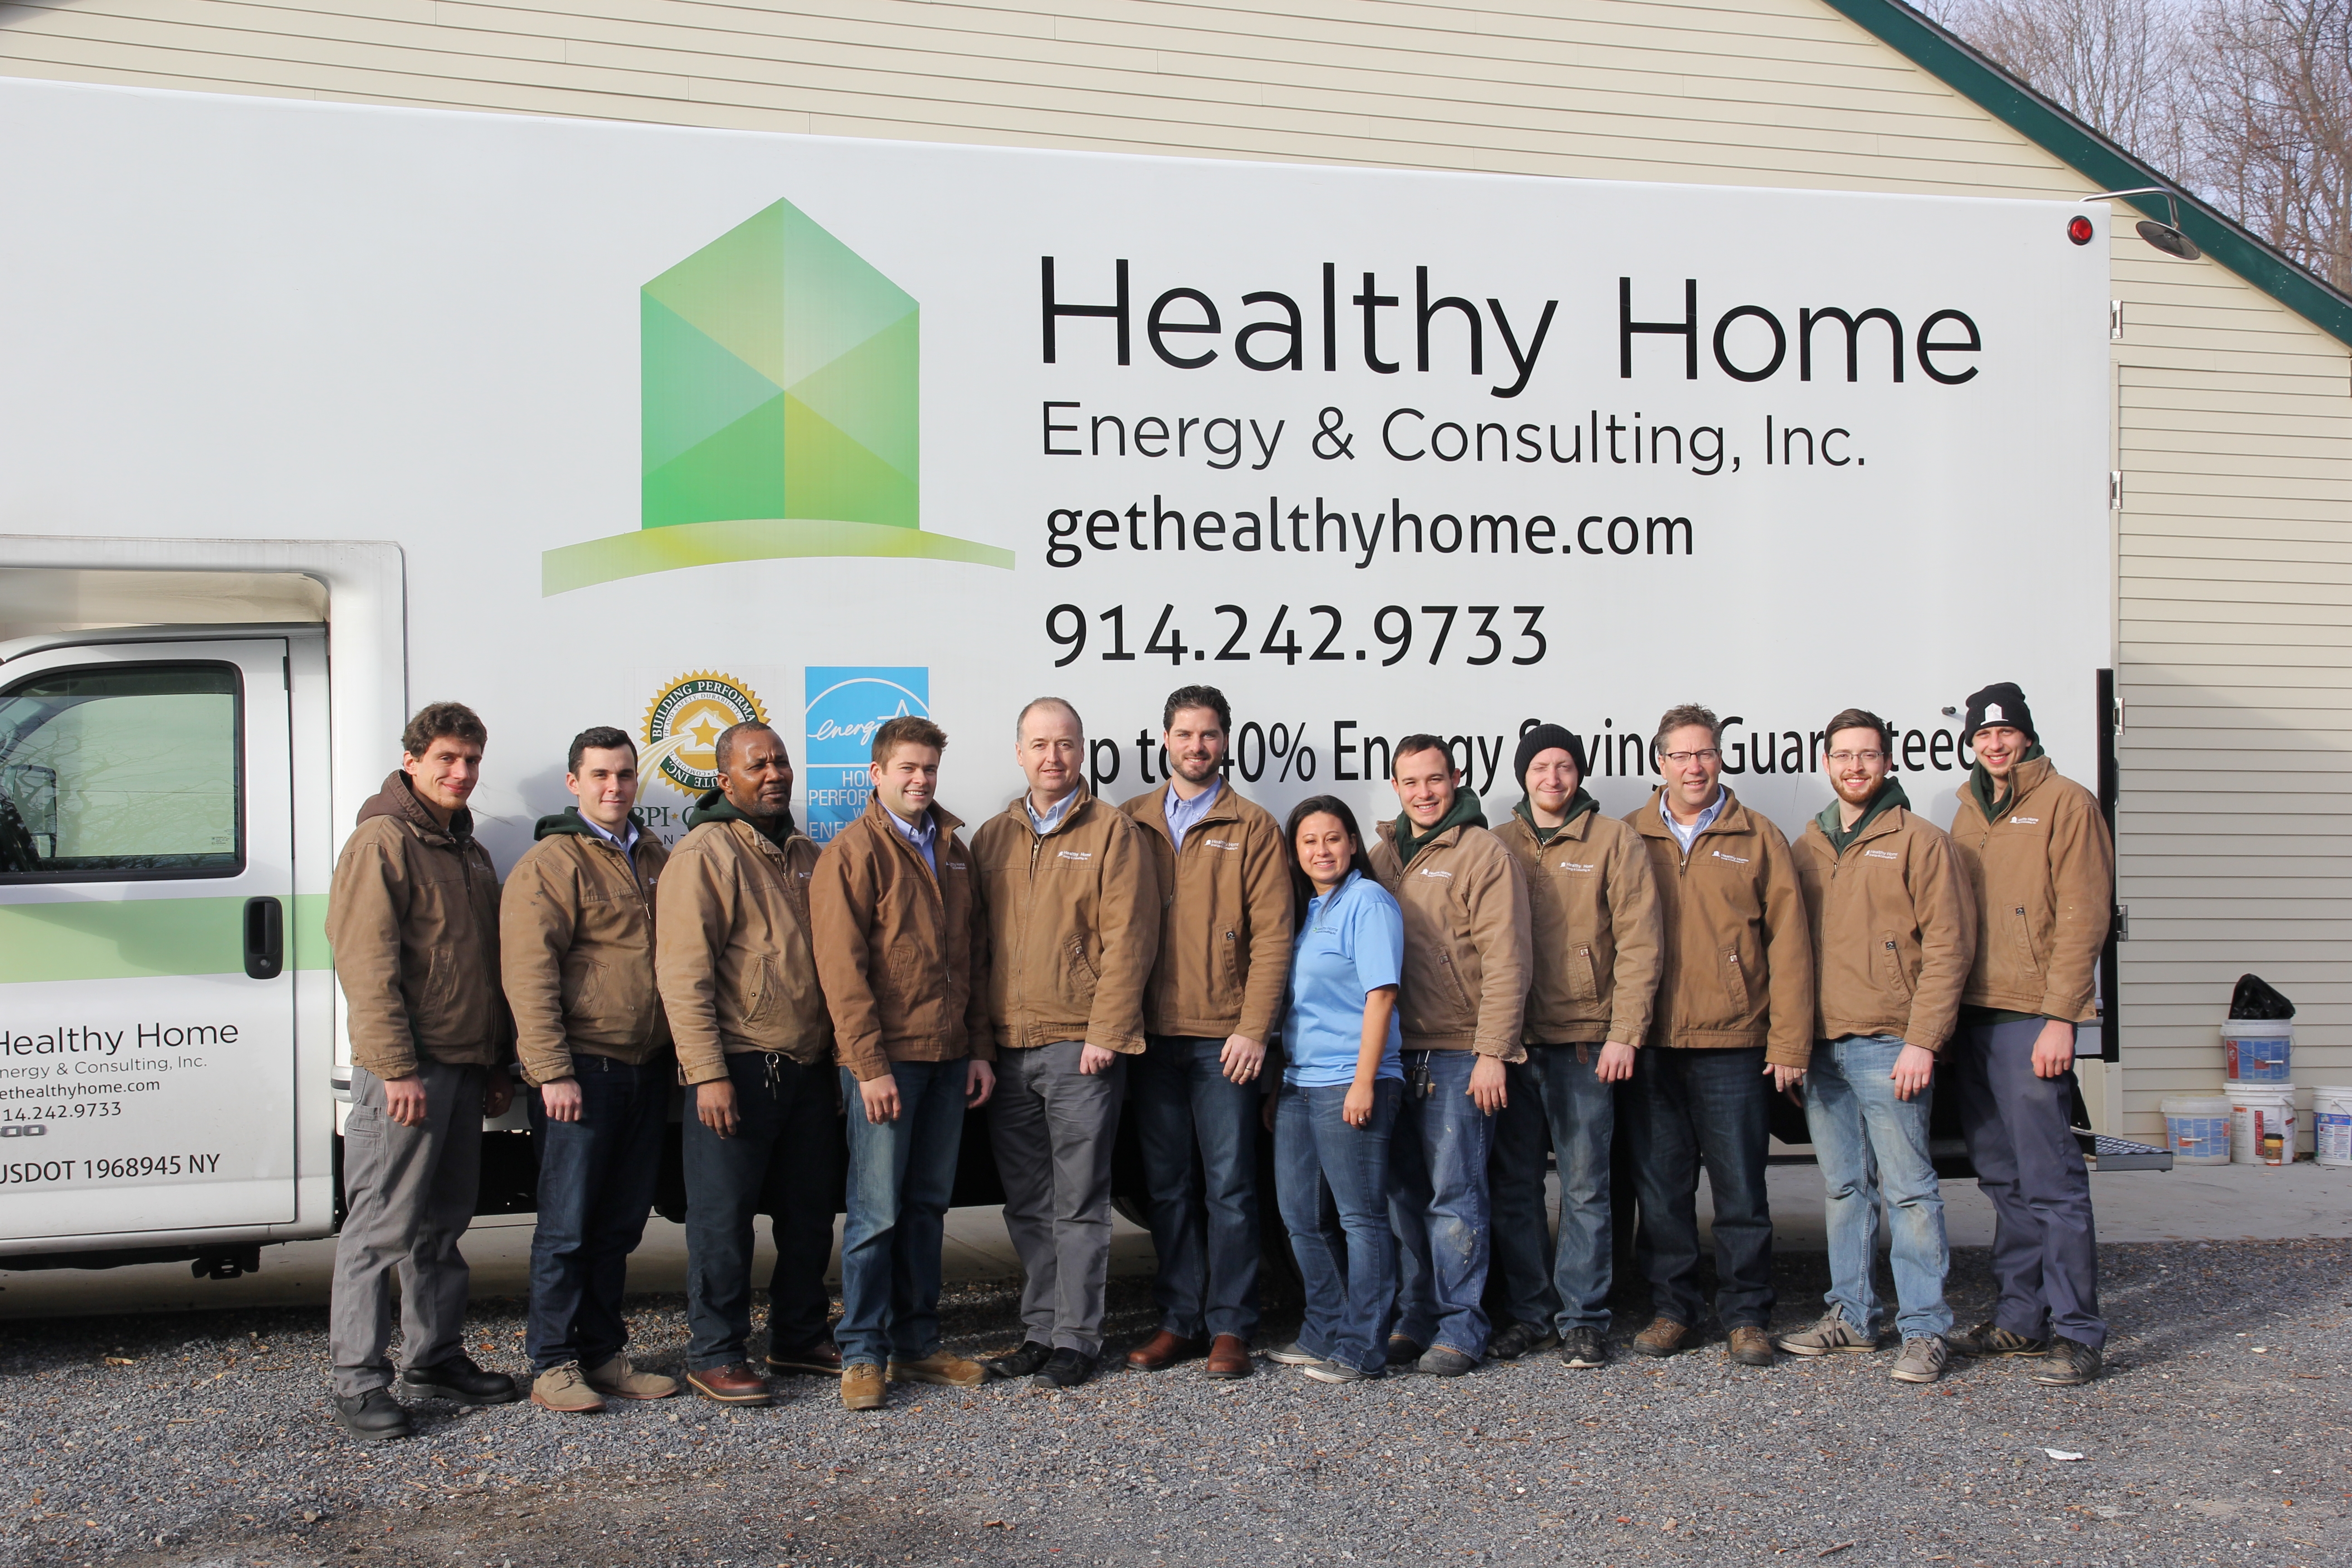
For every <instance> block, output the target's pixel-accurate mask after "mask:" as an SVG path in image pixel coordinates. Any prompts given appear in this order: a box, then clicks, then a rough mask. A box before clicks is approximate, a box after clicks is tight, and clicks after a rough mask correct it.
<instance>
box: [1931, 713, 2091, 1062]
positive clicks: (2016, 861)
mask: <svg viewBox="0 0 2352 1568" xmlns="http://www.w3.org/2000/svg"><path fill="white" fill-rule="evenodd" d="M2009 776H2010V785H2011V787H2010V792H2009V794H2008V795H2006V796H2004V797H2003V798H2002V799H2001V801H2000V804H1999V805H1996V806H1995V807H1994V808H1993V809H1992V810H1991V811H1990V813H1988V812H1987V811H1986V809H1985V803H1984V800H1983V799H1982V797H1981V796H1980V795H1979V793H1978V791H1977V790H1975V789H1973V788H1971V787H1970V786H1969V785H1968V784H1962V785H1961V786H1960V790H1959V797H1960V809H1959V811H1958V813H1957V814H1956V815H1955V816H1953V818H1952V847H1953V848H1954V849H1955V850H1957V851H1958V854H1959V858H1960V864H1961V866H1962V867H1963V868H1966V870H1967V872H1968V877H1969V889H1970V890H1971V891H1972V892H1973V893H1974V895H1975V898H1976V906H1977V920H1978V925H1977V955H1976V963H1975V965H1974V967H1973V968H1971V969H1970V970H1969V984H1968V988H1967V990H1966V991H1965V992H1963V993H1962V994H1961V996H1960V1001H1961V1004H1962V1005H1965V1006H1969V1007H1987V1008H1994V1009H1998V1010H2000V1011H2004V1012H2012V1013H2021V1014H2028V1015H2038V1016H2042V1017H2044V1018H2056V1019H2060V1020H2063V1022H2066V1023H2071V1024H2086V1023H2089V1022H2090V1021H2091V1020H2092V1019H2093V1018H2094V1017H2095V1016H2097V1007H2096V1005H2095V976H2096V973H2097V970H2098V964H2099V951H2100V949H2101V948H2102V947H2104V946H2105V943H2106V940H2107V922H2108V921H2110V920H2111V919H2113V918H2114V912H2115V898H2116V847H2115V841H2114V840H2113V839H2112V838H2110V837H2108V836H2107V824H2106V819H2105V817H2104V816H2101V815H2100V814H2099V802H2098V797H2097V796H2095V795H2093V794H2092V793H2091V792H2090V791H2089V790H2086V789H2084V787H2083V786H2082V785H2081V784H2076V783H2075V782H2074V780H2072V779H2070V778H2066V777H2064V776H2063V775H2062V774H2061V773H2059V772H2058V768H2057V764H2055V763H2053V762H2051V761H2050V759H2049V758H2047V757H2039V756H2037V757H2033V758H2032V760H2031V761H2024V762H2020V763H2018V764H2017V765H2016V766H2015V767H2013V768H2011V770H2010V775H2009Z"/></svg>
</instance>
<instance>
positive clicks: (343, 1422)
mask: <svg viewBox="0 0 2352 1568" xmlns="http://www.w3.org/2000/svg"><path fill="white" fill-rule="evenodd" d="M335 1425H336V1426H340V1427H341V1428H342V1429H343V1430H344V1431H346V1432H348V1433H350V1434H351V1435H352V1436H353V1437H354V1438H356V1439H357V1440H358V1441H360V1442H362V1443H389V1442H391V1441H393V1440H394V1438H398V1437H405V1436H408V1435H409V1433H410V1432H412V1431H414V1430H415V1428H414V1427H413V1426H410V1425H409V1420H408V1406H406V1405H403V1404H402V1403H401V1402H400V1401H399V1400H397V1399H394V1397H393V1396H392V1390H390V1389H389V1388H371V1389H369V1390H368V1391H367V1392H366V1393H365V1394H350V1395H345V1394H337V1395H335Z"/></svg>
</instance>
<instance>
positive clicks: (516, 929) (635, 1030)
mask: <svg viewBox="0 0 2352 1568" xmlns="http://www.w3.org/2000/svg"><path fill="white" fill-rule="evenodd" d="M631 816H632V820H634V819H635V814H634V813H632V814H631ZM535 839H536V841H535V842H534V843H533V844H532V845H531V847H530V848H529V849H526V850H525V851H523V857H522V858H521V859H520V860H518V861H516V862H515V866H514V869H513V870H512V871H510V872H509V873H508V874H507V885H506V891H505V894H504V896H503V897H502V898H501V900H499V967H500V969H501V970H502V971H503V972H504V974H505V977H506V993H507V1005H509V1006H510V1007H512V1008H513V1009H514V1019H515V1053H516V1055H518V1056H520V1058H522V1072H523V1079H524V1080H525V1081H526V1082H529V1083H531V1084H550V1083H553V1082H554V1081H556V1080H557V1079H565V1078H570V1077H571V1076H572V1055H573V1054H574V1053H575V1052H579V1053H584V1054H586V1055H588V1056H592V1057H609V1058H613V1059H614V1060H615V1061H624V1062H627V1063H628V1064H630V1065H631V1066H632V1067H635V1066H638V1065H640V1064H642V1063H645V1062H647V1061H650V1060H652V1059H653V1058H655V1057H656V1055H658V1054H659V1053H660V1052H661V1051H662V1050H663V1049H664V1048H665V1047H667V1046H668V1044H669V1021H668V1019H667V1017H666V1016H664V1014H663V1012H662V1005H661V994H660V993H659V992H658V991H657V990H656V989H655V985H654V889H655V886H656V883H657V882H658V881H659V880H660V879H661V874H662V868H663V867H665V866H666V865H667V864H668V862H669V850H668V849H667V847H664V846H663V844H662V841H661V840H660V839H659V838H656V837H654V835H653V833H652V831H651V830H650V829H648V828H646V826H644V825H643V824H642V823H639V824H638V829H637V842H636V847H635V849H633V850H632V851H631V852H629V853H628V854H625V855H624V854H623V853H622V852H621V850H620V847H619V846H617V845H615V844H614V843H612V842H611V841H610V840H609V839H606V838H604V837H602V836H601V835H599V834H597V833H596V832H594V831H593V829H591V828H590V826H588V824H587V823H586V822H584V821H583V820H582V818H581V816H580V808H579V807H578V806H568V807H566V808H565V809H564V810H562V812H559V813H557V814H556V815H555V816H542V817H541V818H540V819H539V828H538V831H537V833H536V835H535Z"/></svg>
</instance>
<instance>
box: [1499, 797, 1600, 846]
mask: <svg viewBox="0 0 2352 1568" xmlns="http://www.w3.org/2000/svg"><path fill="white" fill-rule="evenodd" d="M1600 809H1601V803H1600V802H1599V801H1597V800H1595V799H1593V798H1592V797H1591V795H1587V794H1586V793H1585V790H1584V786H1583V785H1582V784H1579V785H1577V786H1576V793H1575V794H1574V795H1570V796H1569V797H1568V815H1567V816H1565V817H1564V818H1563V819H1562V820H1561V822H1560V825H1559V826H1558V827H1545V826H1541V825H1540V824H1538V822H1537V821H1536V810H1535V806H1534V805H1533V803H1531V802H1530V801H1529V800H1528V797H1527V796H1526V795H1521V796H1519V804H1518V805H1515V806H1513V807H1511V815H1512V816H1516V817H1517V818H1518V819H1519V820H1520V821H1522V822H1524V823H1526V824H1527V825H1528V829H1529V830H1530V831H1532V832H1533V833H1534V834H1535V836H1536V842H1537V843H1538V844H1549V843H1550V842H1551V841H1552V840H1553V839H1555V838H1557V837H1559V836H1560V835H1561V834H1563V833H1565V832H1567V831H1568V830H1569V829H1570V827H1573V826H1575V825H1576V819H1577V818H1578V817H1580V816H1583V815H1584V814H1585V813H1586V812H1588V811H1598V810H1600Z"/></svg>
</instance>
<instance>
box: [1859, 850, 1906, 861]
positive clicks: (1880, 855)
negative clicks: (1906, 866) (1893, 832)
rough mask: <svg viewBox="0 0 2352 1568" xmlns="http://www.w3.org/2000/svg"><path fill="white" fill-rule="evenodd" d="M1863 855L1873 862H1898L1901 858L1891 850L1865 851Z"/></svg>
mask: <svg viewBox="0 0 2352 1568" xmlns="http://www.w3.org/2000/svg"><path fill="white" fill-rule="evenodd" d="M1863 853H1864V855H1866V856H1868V857H1869V858H1871V859H1873V860H1900V859H1902V858H1903V857H1902V856H1900V855H1897V854H1896V853H1895V851H1894V850H1892V849H1865V850H1864V851H1863Z"/></svg>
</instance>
